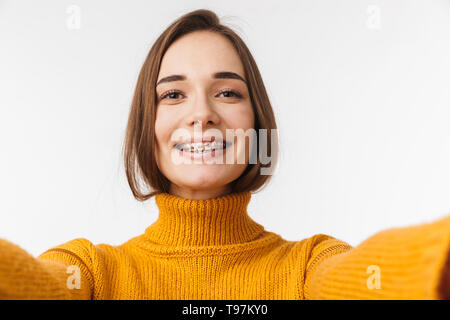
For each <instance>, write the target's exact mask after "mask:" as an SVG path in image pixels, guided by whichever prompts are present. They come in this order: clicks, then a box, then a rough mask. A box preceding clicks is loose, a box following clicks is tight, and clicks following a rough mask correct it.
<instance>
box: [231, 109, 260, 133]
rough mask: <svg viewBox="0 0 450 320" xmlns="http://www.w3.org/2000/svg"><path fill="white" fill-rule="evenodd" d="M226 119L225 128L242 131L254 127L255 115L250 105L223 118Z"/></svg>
mask: <svg viewBox="0 0 450 320" xmlns="http://www.w3.org/2000/svg"><path fill="white" fill-rule="evenodd" d="M223 119H226V122H227V125H226V127H227V128H230V129H243V130H244V131H245V130H247V129H250V128H254V127H255V115H254V112H253V109H252V107H251V105H244V106H241V107H239V108H237V109H235V110H232V112H229V113H228V114H227V115H224V116H223Z"/></svg>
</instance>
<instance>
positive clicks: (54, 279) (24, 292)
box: [0, 239, 93, 300]
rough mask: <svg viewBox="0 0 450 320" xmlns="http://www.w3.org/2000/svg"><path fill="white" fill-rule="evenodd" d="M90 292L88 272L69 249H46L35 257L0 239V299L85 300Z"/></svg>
mask: <svg viewBox="0 0 450 320" xmlns="http://www.w3.org/2000/svg"><path fill="white" fill-rule="evenodd" d="M74 241H75V243H76V240H74ZM92 292H93V279H92V275H91V273H90V271H89V270H88V267H87V266H86V264H85V263H84V262H83V260H81V258H80V257H79V256H77V255H75V254H74V253H73V252H71V251H69V250H67V251H64V250H61V251H55V250H49V251H47V252H44V253H43V254H42V255H40V256H39V257H37V258H35V257H33V256H31V255H30V254H29V253H28V252H26V251H25V250H23V249H22V248H20V247H19V246H18V245H16V244H14V243H12V242H10V241H8V240H5V239H0V299H2V300H5V299H42V300H47V299H51V300H56V299H58V300H59V299H66V300H67V299H75V300H85V299H91V297H92Z"/></svg>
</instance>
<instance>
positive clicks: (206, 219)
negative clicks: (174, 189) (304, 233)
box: [0, 192, 450, 300]
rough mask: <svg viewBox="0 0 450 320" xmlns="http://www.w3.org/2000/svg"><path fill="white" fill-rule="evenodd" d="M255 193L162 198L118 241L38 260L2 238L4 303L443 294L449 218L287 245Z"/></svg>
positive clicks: (69, 247)
mask: <svg viewBox="0 0 450 320" xmlns="http://www.w3.org/2000/svg"><path fill="white" fill-rule="evenodd" d="M250 198H251V194H250V193H248V192H244V193H234V194H229V195H225V196H221V197H218V198H215V199H210V200H189V199H183V198H179V197H176V196H173V195H169V194H159V195H157V196H156V203H157V205H158V208H159V216H158V219H157V220H156V221H155V222H154V223H153V224H151V225H150V226H149V227H147V229H145V232H144V233H143V234H142V235H139V236H137V237H134V238H132V239H130V240H128V241H127V242H125V243H123V244H121V245H118V246H113V245H107V244H96V245H94V244H92V243H91V242H90V241H88V240H86V239H84V238H78V239H74V240H71V241H69V242H67V243H64V244H62V245H59V246H56V247H54V248H51V249H49V250H47V251H45V252H44V253H42V254H41V255H40V256H38V257H33V256H31V255H30V254H28V253H27V252H26V251H24V250H23V249H21V248H20V247H19V246H17V245H15V244H13V243H11V242H9V241H7V240H4V239H0V299H161V300H162V299H171V300H172V299H196V300H203V299H214V300H215V299H229V300H234V299H257V300H259V299H282V300H287V299H295V300H296V299H435V298H438V295H437V288H438V286H439V282H440V278H441V271H442V270H443V266H444V264H445V262H446V258H447V255H448V253H449V244H450V216H447V217H445V218H442V219H440V220H437V221H434V222H432V223H427V224H422V225H418V226H411V227H406V228H395V229H389V230H385V231H382V232H379V233H377V234H375V235H373V236H371V237H370V238H368V239H367V240H366V241H364V242H362V243H361V244H360V245H358V246H356V247H351V246H350V245H348V244H347V243H345V242H342V241H340V240H337V239H335V238H333V237H330V236H327V235H323V234H318V235H315V236H312V237H310V238H307V239H304V240H301V241H288V240H285V239H283V238H282V237H280V236H279V235H277V234H275V233H273V232H269V231H267V230H265V229H264V227H263V226H262V225H260V224H258V223H257V222H255V221H254V220H252V219H251V218H250V216H249V215H248V213H247V205H248V203H249V201H250Z"/></svg>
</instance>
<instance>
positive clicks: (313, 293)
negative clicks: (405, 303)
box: [304, 216, 450, 300]
mask: <svg viewBox="0 0 450 320" xmlns="http://www.w3.org/2000/svg"><path fill="white" fill-rule="evenodd" d="M449 249H450V216H447V217H445V218H441V219H439V220H436V221H434V222H432V223H425V224H421V225H416V226H410V227H404V228H392V229H388V230H384V231H382V232H379V233H377V234H375V235H373V236H372V237H370V238H368V239H367V240H365V241H364V242H362V243H361V244H360V245H358V246H356V247H354V248H350V247H349V248H347V249H346V250H342V249H341V250H334V249H333V247H331V246H330V248H329V249H328V250H317V252H316V253H315V255H313V256H312V257H311V259H310V261H309V263H308V267H307V271H306V279H305V283H304V294H305V298H306V299H356V300H360V299H405V300H406V299H420V300H422V299H423V300H427V299H438V298H439V294H438V292H439V286H440V282H441V281H442V276H443V269H444V266H445V263H446V260H447V259H448V256H449V254H450V252H449Z"/></svg>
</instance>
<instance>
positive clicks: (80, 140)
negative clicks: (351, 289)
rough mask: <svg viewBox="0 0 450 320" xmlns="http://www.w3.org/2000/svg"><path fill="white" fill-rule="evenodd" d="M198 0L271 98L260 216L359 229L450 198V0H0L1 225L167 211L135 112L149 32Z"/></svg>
mask: <svg viewBox="0 0 450 320" xmlns="http://www.w3.org/2000/svg"><path fill="white" fill-rule="evenodd" d="M71 5H75V7H70V6H71ZM71 8H78V9H79V10H80V12H79V19H80V20H79V22H80V24H79V28H76V27H77V26H76V23H75V28H74V24H73V21H74V20H70V19H72V18H73V15H74V14H76V13H74V11H73V10H72V9H71ZM199 8H207V9H212V10H214V11H215V12H216V13H217V14H218V15H219V17H221V18H223V19H222V21H223V22H224V23H225V24H227V25H229V26H231V27H233V28H234V29H235V30H236V31H237V32H238V33H239V34H240V35H241V36H242V38H243V39H244V41H245V42H246V43H247V45H248V46H249V48H250V50H251V51H252V53H253V55H254V57H255V60H256V62H257V63H258V66H259V68H260V71H261V73H262V76H263V79H264V81H265V84H266V88H267V90H268V92H269V96H270V99H271V101H272V104H273V108H274V110H275V113H276V117H277V121H278V125H279V134H280V142H281V146H280V147H281V159H280V164H279V167H278V170H277V172H276V174H275V176H274V177H273V180H272V182H271V184H270V185H269V186H268V187H267V188H266V189H265V190H264V191H262V192H260V193H258V194H256V195H254V196H253V197H252V201H251V203H250V205H249V214H250V216H251V217H252V218H253V219H254V220H256V221H257V222H259V223H261V224H263V225H264V226H265V227H266V229H267V230H270V231H274V232H276V233H278V234H280V235H282V236H283V237H284V238H285V239H288V240H301V239H303V238H306V237H309V236H312V235H314V234H317V233H326V234H330V235H332V236H335V237H337V238H340V239H342V240H344V241H347V242H348V243H350V244H352V245H357V244H358V243H360V242H361V241H362V240H364V239H366V238H367V237H369V236H371V235H373V234H374V233H376V232H378V231H381V230H383V229H386V228H391V227H401V226H408V225H411V224H417V223H425V222H430V221H433V220H436V219H438V218H440V217H443V216H445V215H447V214H449V213H450V197H449V195H450V183H449V181H450V166H449V164H450V126H449V122H450V111H449V110H450V90H449V89H450V59H449V57H450V41H449V39H450V1H444V0H442V1H439V0H434V1H426V0H423V1H418V0H414V1H413V0H404V1H400V0H389V1H387V0H386V1H378V0H373V1H365V0H352V1H350V0H347V1H335V0H326V1H325V0H321V1H318V0H310V1H298V0H295V1H282V3H281V1H280V2H278V1H277V2H275V1H261V0H259V1H257V2H256V1H241V0H240V1H234V0H233V1H210V0H208V1H189V4H186V3H185V1H169V0H165V1H75V0H74V1H61V0H54V1H31V0H29V1H12V0H9V1H1V0H0V143H1V157H0V237H1V238H6V239H8V240H10V241H12V242H14V243H16V244H18V245H20V246H21V247H23V248H24V249H26V250H27V251H28V252H30V253H32V254H33V255H37V254H39V253H41V252H43V251H44V250H46V249H48V248H50V247H52V246H55V245H58V244H61V243H64V242H66V241H69V240H71V239H74V238H78V237H84V238H87V239H89V240H91V241H92V242H93V243H108V244H112V245H116V244H120V243H122V242H124V241H126V240H128V239H130V238H131V237H134V236H137V235H139V234H141V233H143V232H144V230H145V228H146V227H148V226H149V225H150V224H151V223H152V222H153V221H154V220H155V219H156V218H157V215H158V211H157V209H156V207H155V204H154V200H150V201H148V202H147V203H139V202H137V201H136V200H135V199H134V198H133V197H132V194H131V191H130V189H129V187H128V185H127V182H126V180H125V176H124V171H123V165H122V163H121V147H122V142H123V136H124V130H125V124H126V121H127V117H128V111H129V107H130V102H131V97H132V94H133V90H134V86H135V85H136V80H137V75H138V72H139V70H140V67H141V65H142V63H143V61H144V59H145V56H146V55H147V53H148V51H149V49H150V47H151V45H152V44H153V42H154V41H155V40H156V38H157V36H158V35H159V34H160V33H161V32H162V31H163V30H164V29H165V28H166V27H167V26H168V25H169V24H170V23H171V22H172V21H174V20H175V19H176V18H178V17H179V16H180V15H182V14H184V13H187V12H188V11H191V10H194V9H199Z"/></svg>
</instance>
